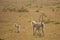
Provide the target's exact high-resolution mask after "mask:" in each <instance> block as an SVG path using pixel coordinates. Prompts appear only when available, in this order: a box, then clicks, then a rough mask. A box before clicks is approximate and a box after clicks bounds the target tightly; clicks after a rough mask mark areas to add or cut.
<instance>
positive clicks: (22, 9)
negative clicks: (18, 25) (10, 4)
mask: <svg viewBox="0 0 60 40" xmlns="http://www.w3.org/2000/svg"><path fill="white" fill-rule="evenodd" d="M18 12H29V11H28V10H27V9H26V8H24V7H22V8H21V9H20V10H18Z"/></svg>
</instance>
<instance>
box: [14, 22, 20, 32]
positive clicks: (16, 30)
mask: <svg viewBox="0 0 60 40" xmlns="http://www.w3.org/2000/svg"><path fill="white" fill-rule="evenodd" d="M20 27H21V25H20V24H17V23H15V24H14V31H15V32H16V33H19V32H20Z"/></svg>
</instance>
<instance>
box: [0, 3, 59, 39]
mask: <svg viewBox="0 0 60 40" xmlns="http://www.w3.org/2000/svg"><path fill="white" fill-rule="evenodd" d="M41 13H43V14H44V21H45V22H46V23H45V26H44V37H38V36H33V35H32V33H33V32H32V25H31V21H33V20H35V21H39V20H38V19H39V16H41ZM40 21H41V17H40ZM14 23H18V24H21V30H20V33H15V32H14V28H13V27H14ZM0 38H1V39H0V40H60V4H52V5H51V4H50V5H48V4H47V5H42V6H40V7H38V6H32V7H26V6H23V7H22V8H21V7H20V8H19V7H18V8H16V7H14V6H13V7H10V6H9V7H6V8H5V7H2V6H0Z"/></svg>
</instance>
